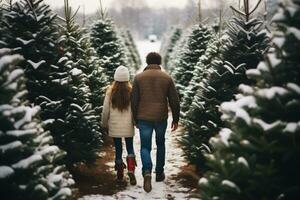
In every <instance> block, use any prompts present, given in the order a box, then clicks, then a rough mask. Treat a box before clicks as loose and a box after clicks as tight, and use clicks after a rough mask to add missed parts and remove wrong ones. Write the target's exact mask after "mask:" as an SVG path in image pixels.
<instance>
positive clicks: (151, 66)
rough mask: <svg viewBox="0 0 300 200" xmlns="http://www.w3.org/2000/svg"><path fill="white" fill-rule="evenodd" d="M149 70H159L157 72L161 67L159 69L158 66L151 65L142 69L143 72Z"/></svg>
mask: <svg viewBox="0 0 300 200" xmlns="http://www.w3.org/2000/svg"><path fill="white" fill-rule="evenodd" d="M150 69H159V70H161V67H160V66H159V65H155V64H151V65H148V66H147V67H146V68H145V69H144V71H146V70H150Z"/></svg>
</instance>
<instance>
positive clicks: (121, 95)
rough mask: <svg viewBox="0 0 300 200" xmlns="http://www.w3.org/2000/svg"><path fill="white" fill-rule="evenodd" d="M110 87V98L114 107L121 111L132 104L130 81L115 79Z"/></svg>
mask: <svg viewBox="0 0 300 200" xmlns="http://www.w3.org/2000/svg"><path fill="white" fill-rule="evenodd" d="M109 89H110V92H111V99H110V100H111V103H112V108H114V109H115V108H116V109H118V110H119V111H121V112H123V111H124V110H127V109H128V107H129V105H130V96H131V91H132V86H131V84H130V82H129V81H127V82H118V81H114V82H113V83H112V85H111V86H110V87H109Z"/></svg>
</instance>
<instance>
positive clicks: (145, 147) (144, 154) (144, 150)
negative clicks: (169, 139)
mask: <svg viewBox="0 0 300 200" xmlns="http://www.w3.org/2000/svg"><path fill="white" fill-rule="evenodd" d="M167 124H168V122H167V120H165V121H162V122H150V121H144V120H138V123H137V126H138V128H139V130H140V137H141V159H142V164H143V168H142V171H143V174H144V173H145V171H149V172H150V173H151V172H152V166H153V165H152V160H151V147H152V133H153V130H155V133H156V135H155V141H156V146H157V153H156V168H155V172H156V174H161V173H163V172H164V166H165V154H166V147H165V133H166V129H167Z"/></svg>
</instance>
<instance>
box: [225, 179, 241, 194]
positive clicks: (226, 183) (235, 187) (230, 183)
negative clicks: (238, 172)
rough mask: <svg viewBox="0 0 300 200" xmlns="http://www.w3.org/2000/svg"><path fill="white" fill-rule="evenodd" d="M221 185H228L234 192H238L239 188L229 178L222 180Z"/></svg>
mask: <svg viewBox="0 0 300 200" xmlns="http://www.w3.org/2000/svg"><path fill="white" fill-rule="evenodd" d="M221 184H222V185H223V186H226V187H229V188H231V189H234V190H235V191H236V192H238V193H240V192H241V190H240V188H239V187H238V186H237V185H236V184H235V183H234V182H232V181H229V180H223V181H222V183H221Z"/></svg>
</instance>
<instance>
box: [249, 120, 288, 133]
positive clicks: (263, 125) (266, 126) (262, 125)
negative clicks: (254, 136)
mask: <svg viewBox="0 0 300 200" xmlns="http://www.w3.org/2000/svg"><path fill="white" fill-rule="evenodd" d="M253 123H254V124H256V125H257V126H258V127H260V128H261V129H262V130H264V131H265V132H269V131H270V130H273V129H274V128H277V127H279V126H282V125H283V122H282V121H279V120H278V121H275V122H273V123H271V124H268V123H266V122H265V121H263V120H262V119H257V118H254V119H253Z"/></svg>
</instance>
